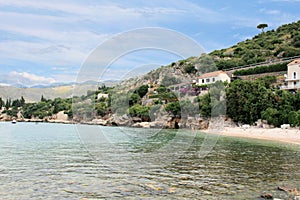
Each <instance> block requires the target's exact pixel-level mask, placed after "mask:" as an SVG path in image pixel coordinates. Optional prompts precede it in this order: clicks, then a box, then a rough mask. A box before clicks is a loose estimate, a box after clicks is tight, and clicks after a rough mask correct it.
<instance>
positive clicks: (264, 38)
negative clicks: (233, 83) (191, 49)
mask: <svg viewBox="0 0 300 200" xmlns="http://www.w3.org/2000/svg"><path fill="white" fill-rule="evenodd" d="M209 55H210V56H212V57H213V59H214V61H215V63H216V66H217V67H218V69H226V68H232V67H236V66H243V65H248V64H255V63H259V62H264V61H268V60H276V59H281V58H285V57H293V56H298V55H300V20H299V21H298V22H294V23H291V24H285V25H282V26H280V27H278V28H277V29H276V30H270V31H267V32H262V33H260V34H258V35H256V36H254V37H253V38H252V39H247V40H245V41H242V42H239V43H238V44H236V45H234V46H232V47H229V48H226V49H221V50H215V51H213V52H211V53H210V54H209Z"/></svg>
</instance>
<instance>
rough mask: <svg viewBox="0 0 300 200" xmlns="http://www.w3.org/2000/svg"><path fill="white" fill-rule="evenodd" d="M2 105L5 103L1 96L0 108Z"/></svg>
mask: <svg viewBox="0 0 300 200" xmlns="http://www.w3.org/2000/svg"><path fill="white" fill-rule="evenodd" d="M3 106H5V103H4V101H3V99H2V97H0V109H2V107H3Z"/></svg>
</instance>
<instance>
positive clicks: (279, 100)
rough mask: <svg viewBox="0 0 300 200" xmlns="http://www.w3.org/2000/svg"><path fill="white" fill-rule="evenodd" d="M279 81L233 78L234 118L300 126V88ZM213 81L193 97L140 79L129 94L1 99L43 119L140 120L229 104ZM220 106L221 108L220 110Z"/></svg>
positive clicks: (108, 90) (205, 112) (10, 109)
mask: <svg viewBox="0 0 300 200" xmlns="http://www.w3.org/2000/svg"><path fill="white" fill-rule="evenodd" d="M275 81H276V78H275V77H265V78H261V79H258V80H256V81H243V80H236V81H234V82H232V83H230V84H229V85H228V86H227V87H226V115H227V116H228V117H230V118H232V119H233V120H234V121H235V122H240V123H246V124H254V123H255V122H256V121H257V120H258V119H264V120H267V121H268V123H269V124H272V125H274V126H276V127H279V126H280V125H281V124H291V125H292V126H300V93H296V94H293V93H290V92H288V91H283V90H278V89H276V88H274V87H273V86H272V84H273V83H274V82H275ZM216 84H218V83H216ZM210 87H211V91H210V93H208V94H206V95H202V96H196V95H192V96H194V97H193V98H194V100H193V101H190V100H187V99H181V98H179V97H178V96H177V95H178V94H175V93H173V92H171V91H170V90H169V89H168V88H166V87H165V86H162V85H161V86H159V87H157V88H154V91H156V92H155V94H153V92H148V86H147V85H142V86H140V87H138V88H136V89H135V90H133V91H131V92H129V93H126V94H125V93H120V94H118V95H116V94H115V92H116V90H115V89H114V88H112V87H101V88H99V90H97V91H96V92H95V91H89V92H88V93H87V94H86V95H83V96H81V97H74V98H73V99H71V98H68V99H61V98H55V99H53V100H50V99H45V98H43V97H42V98H41V101H40V102H37V103H26V102H25V101H24V99H23V98H22V97H21V98H20V99H16V100H7V101H6V102H4V101H3V100H2V99H1V98H0V105H1V106H3V107H5V109H4V111H2V112H3V113H6V114H8V115H11V116H14V117H17V113H18V112H21V113H22V115H23V116H24V117H25V118H32V117H35V118H39V119H44V118H47V117H51V116H52V115H53V114H57V113H58V112H60V111H64V112H65V113H66V114H68V116H69V117H70V119H72V117H73V113H80V116H82V115H83V114H84V115H86V116H90V117H91V118H99V117H104V118H105V117H108V116H110V115H111V114H113V113H118V114H119V115H124V114H126V115H129V116H131V117H138V118H140V119H141V121H151V120H155V116H156V115H157V114H158V113H159V112H161V109H163V110H165V111H166V112H167V113H168V114H169V115H170V116H173V117H176V118H182V117H186V114H188V115H189V116H195V115H200V116H202V117H210V116H211V109H212V107H214V108H217V107H220V108H222V106H224V105H225V104H224V103H225V101H220V97H217V98H216V96H218V95H213V93H215V94H219V93H220V91H219V90H218V87H216V85H215V86H214V85H213V86H210ZM213 90H214V91H213ZM99 93H105V94H109V98H100V99H97V98H96V96H97V94H99ZM184 95H190V94H188V93H185V94H184ZM181 96H182V95H181ZM237 97H238V98H237ZM142 99H146V100H147V99H148V100H149V99H152V101H151V103H149V104H148V105H143V102H144V101H143V100H142ZM91 102H92V104H91ZM72 103H73V104H72ZM76 103H79V104H76ZM72 105H73V108H72ZM78 105H80V106H78ZM89 106H92V107H89ZM182 112H184V113H182ZM222 112H223V111H222V110H220V112H219V113H221V114H222ZM223 114H225V113H223ZM75 116H76V114H75ZM77 120H78V119H77Z"/></svg>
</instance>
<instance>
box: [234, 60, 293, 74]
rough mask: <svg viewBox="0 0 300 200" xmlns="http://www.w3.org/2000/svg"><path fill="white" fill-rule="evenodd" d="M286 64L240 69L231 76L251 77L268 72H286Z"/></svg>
mask: <svg viewBox="0 0 300 200" xmlns="http://www.w3.org/2000/svg"><path fill="white" fill-rule="evenodd" d="M287 64H288V63H287V62H285V63H279V64H274V65H268V66H261V67H255V68H250V69H241V70H237V71H235V72H234V73H233V74H234V75H236V76H246V75H253V74H263V73H268V72H281V71H287Z"/></svg>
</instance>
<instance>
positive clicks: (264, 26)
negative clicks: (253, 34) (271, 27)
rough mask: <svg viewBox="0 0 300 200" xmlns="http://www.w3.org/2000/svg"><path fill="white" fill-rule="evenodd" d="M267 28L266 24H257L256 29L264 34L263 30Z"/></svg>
mask: <svg viewBox="0 0 300 200" xmlns="http://www.w3.org/2000/svg"><path fill="white" fill-rule="evenodd" d="M267 27H268V24H258V25H257V28H258V29H261V31H262V32H264V29H265V28H267Z"/></svg>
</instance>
